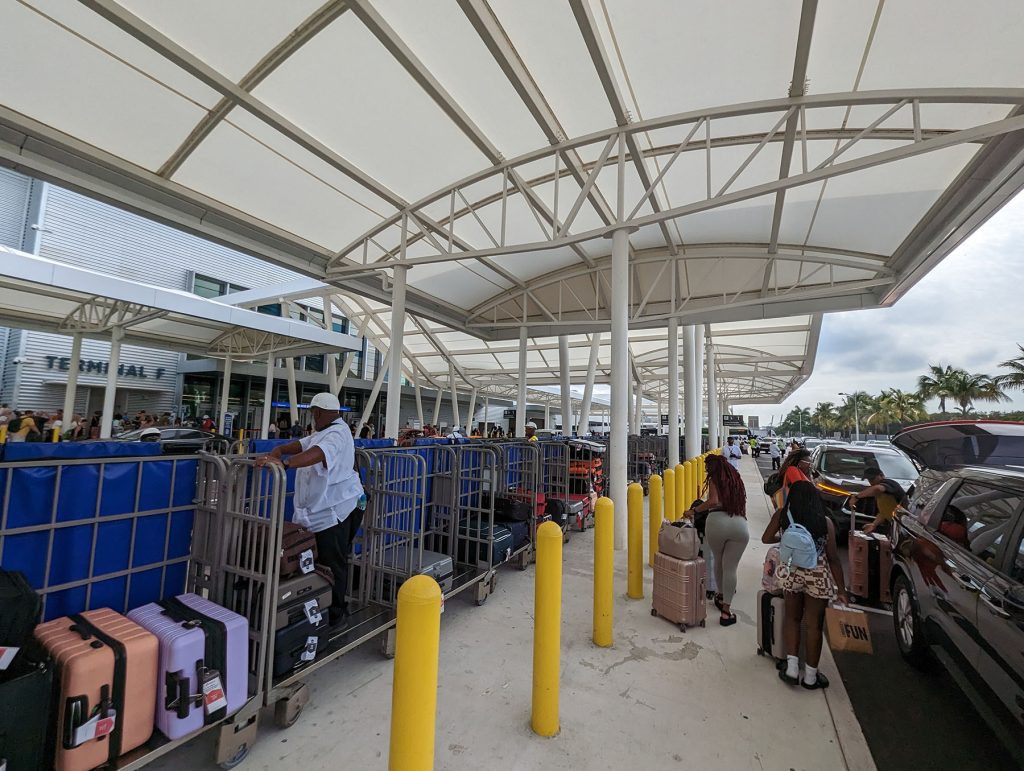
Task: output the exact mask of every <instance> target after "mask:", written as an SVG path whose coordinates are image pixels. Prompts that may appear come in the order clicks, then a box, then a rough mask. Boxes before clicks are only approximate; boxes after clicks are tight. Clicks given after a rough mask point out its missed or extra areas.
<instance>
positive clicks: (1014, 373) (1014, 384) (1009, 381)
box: [993, 343, 1024, 388]
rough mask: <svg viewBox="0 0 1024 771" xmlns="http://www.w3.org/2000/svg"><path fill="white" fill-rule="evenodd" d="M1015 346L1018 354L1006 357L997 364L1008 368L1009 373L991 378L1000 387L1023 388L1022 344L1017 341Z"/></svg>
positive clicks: (1023, 352) (1023, 349) (1023, 355)
mask: <svg viewBox="0 0 1024 771" xmlns="http://www.w3.org/2000/svg"><path fill="white" fill-rule="evenodd" d="M1017 348H1018V350H1020V356H1015V357H1014V358H1012V359H1007V360H1006V361H1004V362H1002V363H1001V364H1000V365H999V366H1000V367H1006V368H1007V369H1008V370H1010V371H1009V373H1007V374H1005V375H997V376H996V377H995V378H993V380H995V381H996V383H997V384H998V385H999V386H1000V387H1001V388H1024V345H1021V344H1020V343H1017Z"/></svg>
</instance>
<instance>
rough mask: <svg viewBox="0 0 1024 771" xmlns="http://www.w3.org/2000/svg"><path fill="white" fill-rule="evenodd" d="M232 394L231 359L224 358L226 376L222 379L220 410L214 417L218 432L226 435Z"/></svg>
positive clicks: (228, 357)
mask: <svg viewBox="0 0 1024 771" xmlns="http://www.w3.org/2000/svg"><path fill="white" fill-rule="evenodd" d="M230 394H231V357H230V356H227V357H225V358H224V374H223V375H222V376H221V379H220V410H219V411H218V414H217V415H215V416H214V418H215V420H216V422H217V430H218V431H220V432H221V433H222V434H223V433H224V426H225V425H227V424H226V423H225V422H224V418H225V416H226V415H227V414H228V397H229V396H230Z"/></svg>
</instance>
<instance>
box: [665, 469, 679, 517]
mask: <svg viewBox="0 0 1024 771" xmlns="http://www.w3.org/2000/svg"><path fill="white" fill-rule="evenodd" d="M664 516H665V519H666V520H668V521H669V522H675V521H676V472H675V471H674V470H673V469H671V468H666V469H665V510H664Z"/></svg>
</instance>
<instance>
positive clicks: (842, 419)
mask: <svg viewBox="0 0 1024 771" xmlns="http://www.w3.org/2000/svg"><path fill="white" fill-rule="evenodd" d="M855 402H856V406H854V403H855ZM876 406H877V405H876V404H875V400H874V398H873V397H872V396H871V394H869V393H868V392H867V391H854V392H853V393H852V394H847V395H846V397H845V399H844V401H843V404H842V406H841V407H840V408H839V415H838V419H837V421H836V424H837V426H838V427H839V428H844V429H847V430H849V431H850V432H852V431H853V429H854V428H855V427H856V425H857V419H858V416H859V418H860V419H861V420H863V421H864V423H865V425H867V423H869V422H870V421H868V420H867V416H869V415H871V413H873V412H874V411H875V409H876Z"/></svg>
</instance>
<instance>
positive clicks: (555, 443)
mask: <svg viewBox="0 0 1024 771" xmlns="http://www.w3.org/2000/svg"><path fill="white" fill-rule="evenodd" d="M570 441H571V440H568V439H554V440H551V441H546V442H540V443H539V444H540V451H541V482H542V486H543V491H544V496H545V499H546V513H547V514H548V515H550V516H551V519H552V521H554V522H556V524H559V525H561V527H562V532H563V533H564V535H565V540H566V542H568V540H569V528H570V526H571V525H574V524H575V525H577V527H578V529H581V530H584V529H586V527H585V524H583V525H581V524H578V523H581V520H582V517H583V509H584V503H583V501H582V500H577V499H574V498H573V497H572V496H571V495H570V489H571V488H570V483H569V480H570V470H569V465H570V464H569V461H570V455H571V452H570Z"/></svg>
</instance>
